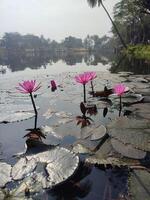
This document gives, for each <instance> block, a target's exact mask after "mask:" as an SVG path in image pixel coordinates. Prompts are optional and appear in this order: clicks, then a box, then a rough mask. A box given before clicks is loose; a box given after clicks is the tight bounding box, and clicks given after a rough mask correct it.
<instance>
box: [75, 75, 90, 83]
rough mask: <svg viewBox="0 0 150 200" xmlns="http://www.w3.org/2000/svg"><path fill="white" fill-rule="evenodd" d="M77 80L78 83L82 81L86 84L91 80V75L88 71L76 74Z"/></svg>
mask: <svg viewBox="0 0 150 200" xmlns="http://www.w3.org/2000/svg"><path fill="white" fill-rule="evenodd" d="M75 80H76V82H77V83H81V84H83V85H85V84H86V83H88V82H89V81H90V80H91V75H90V74H89V73H88V72H85V73H83V74H79V75H77V76H75Z"/></svg>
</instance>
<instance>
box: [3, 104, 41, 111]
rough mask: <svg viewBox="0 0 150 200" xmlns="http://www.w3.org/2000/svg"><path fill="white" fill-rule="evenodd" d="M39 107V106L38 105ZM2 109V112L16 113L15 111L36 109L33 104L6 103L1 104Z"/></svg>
mask: <svg viewBox="0 0 150 200" xmlns="http://www.w3.org/2000/svg"><path fill="white" fill-rule="evenodd" d="M37 109H39V107H37ZM0 111H1V112H10V113H15V112H29V111H34V109H33V106H32V104H20V105H19V104H17V105H15V104H5V105H3V104H2V105H1V104H0Z"/></svg>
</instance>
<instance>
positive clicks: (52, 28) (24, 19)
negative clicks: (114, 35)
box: [0, 0, 119, 41]
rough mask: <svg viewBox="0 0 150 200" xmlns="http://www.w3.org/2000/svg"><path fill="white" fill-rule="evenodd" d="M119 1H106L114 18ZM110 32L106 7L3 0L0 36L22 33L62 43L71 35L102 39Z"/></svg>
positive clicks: (77, 1) (68, 0) (61, 0)
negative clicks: (116, 4)
mask: <svg viewBox="0 0 150 200" xmlns="http://www.w3.org/2000/svg"><path fill="white" fill-rule="evenodd" d="M118 1H119V0H106V1H104V4H105V6H106V7H107V9H108V11H109V12H110V14H111V16H112V12H113V6H114V5H115V3H117V2H118ZM110 29H111V23H110V20H109V19H108V17H107V15H106V13H105V12H104V10H103V8H102V7H96V8H90V7H89V5H88V3H87V0H0V37H2V36H3V34H4V33H5V32H19V33H21V34H27V33H30V34H34V35H39V36H40V35H44V37H45V38H50V39H55V40H57V41H61V40H62V39H64V38H65V37H67V36H69V35H71V36H75V37H79V38H85V37H86V36H87V34H90V35H93V34H96V35H99V36H103V35H105V34H108V33H109V32H110Z"/></svg>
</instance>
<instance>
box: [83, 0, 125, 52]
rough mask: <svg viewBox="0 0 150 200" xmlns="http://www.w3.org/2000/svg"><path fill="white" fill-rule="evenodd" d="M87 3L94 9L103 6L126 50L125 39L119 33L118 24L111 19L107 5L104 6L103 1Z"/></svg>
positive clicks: (92, 0)
mask: <svg viewBox="0 0 150 200" xmlns="http://www.w3.org/2000/svg"><path fill="white" fill-rule="evenodd" d="M87 2H88V4H89V5H90V6H91V7H92V8H93V7H95V6H97V5H98V6H100V5H101V6H102V7H103V9H104V10H105V12H106V14H107V16H108V17H109V19H110V21H111V23H112V25H113V27H114V29H115V31H116V33H117V34H118V37H119V38H120V41H121V43H122V44H123V46H124V47H125V48H127V45H126V43H125V41H124V40H123V38H122V36H121V34H120V32H119V30H118V28H117V26H116V24H115V23H114V21H113V19H112V18H111V16H110V14H109V12H108V10H107V8H106V7H105V5H104V4H103V1H102V0H87Z"/></svg>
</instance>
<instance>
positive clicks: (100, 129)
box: [91, 125, 106, 140]
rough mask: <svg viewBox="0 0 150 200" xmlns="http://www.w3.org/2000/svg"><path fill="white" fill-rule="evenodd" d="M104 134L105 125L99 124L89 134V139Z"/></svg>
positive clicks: (97, 138)
mask: <svg viewBox="0 0 150 200" xmlns="http://www.w3.org/2000/svg"><path fill="white" fill-rule="evenodd" d="M105 134H106V127H105V126H103V125H100V126H98V127H96V128H95V129H93V134H92V135H91V140H99V139H101V138H102V137H104V135H105Z"/></svg>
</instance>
